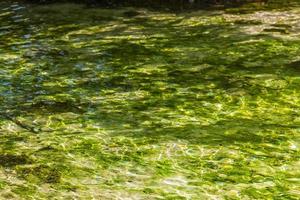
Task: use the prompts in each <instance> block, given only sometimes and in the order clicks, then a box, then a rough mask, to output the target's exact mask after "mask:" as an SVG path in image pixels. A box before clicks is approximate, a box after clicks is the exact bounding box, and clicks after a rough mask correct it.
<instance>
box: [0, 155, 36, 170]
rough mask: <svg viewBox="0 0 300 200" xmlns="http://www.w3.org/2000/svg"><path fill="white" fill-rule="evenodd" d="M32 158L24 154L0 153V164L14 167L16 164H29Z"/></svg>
mask: <svg viewBox="0 0 300 200" xmlns="http://www.w3.org/2000/svg"><path fill="white" fill-rule="evenodd" d="M31 163H32V160H31V159H30V158H29V157H28V156H26V155H14V154H2V155H0V166H2V167H14V166H16V165H26V164H31Z"/></svg>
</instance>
